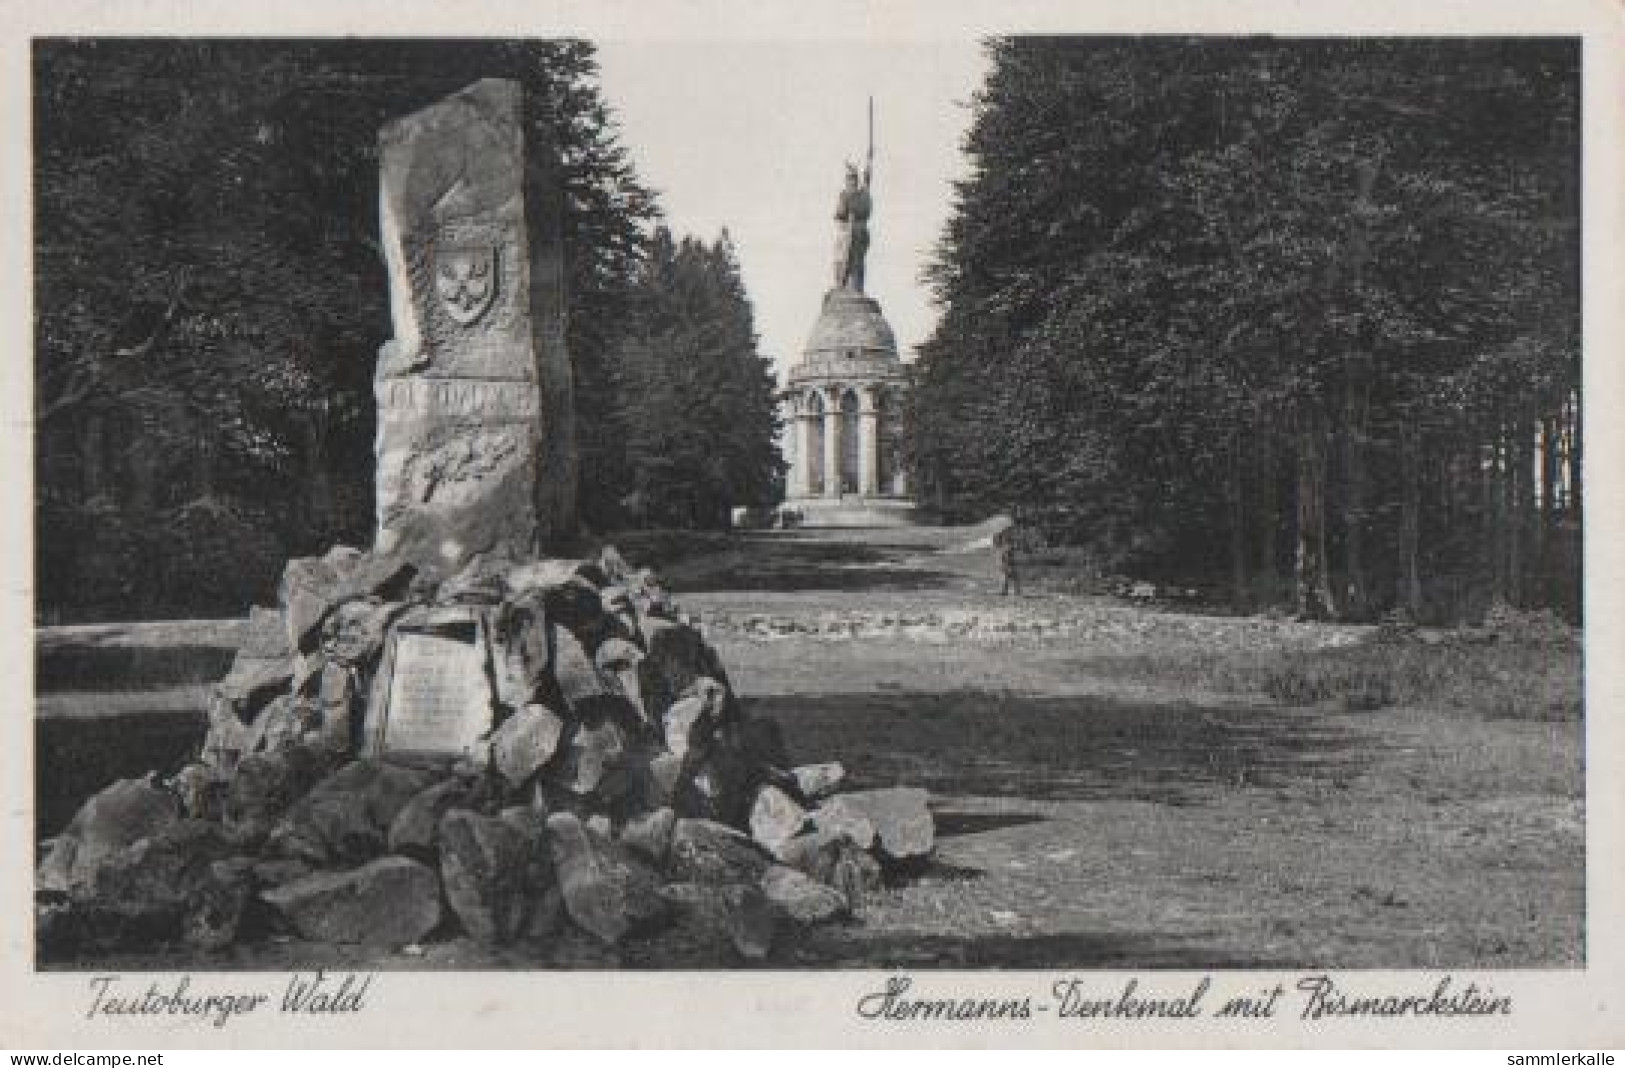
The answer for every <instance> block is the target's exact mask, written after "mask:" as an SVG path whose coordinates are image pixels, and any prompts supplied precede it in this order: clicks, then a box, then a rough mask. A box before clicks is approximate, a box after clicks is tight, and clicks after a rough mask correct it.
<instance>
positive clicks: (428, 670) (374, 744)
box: [368, 617, 491, 759]
mask: <svg viewBox="0 0 1625 1068" xmlns="http://www.w3.org/2000/svg"><path fill="white" fill-rule="evenodd" d="M390 646H391V647H390V649H389V650H388V655H386V657H385V659H384V662H383V664H382V665H381V670H387V671H388V672H389V679H388V682H387V685H386V688H384V690H383V692H384V694H385V695H386V696H385V701H384V705H383V708H382V709H381V710H380V711H381V713H382V714H381V715H378V721H377V722H376V723H375V724H373V725H372V729H371V730H370V731H369V734H370V739H369V742H370V744H369V746H368V749H369V752H370V753H371V754H372V755H373V756H377V757H407V758H425V759H456V758H458V757H463V756H469V755H472V754H474V753H475V752H476V751H477V750H478V748H479V741H480V739H481V738H482V737H483V736H484V735H485V733H486V732H487V731H489V730H490V729H491V684H490V680H489V678H488V676H487V674H486V670H485V660H486V653H485V636H484V634H483V632H482V628H481V627H480V626H479V623H478V621H477V617H476V618H471V619H468V620H467V622H466V623H465V624H464V625H462V626H458V627H455V628H436V629H433V630H428V629H425V630H405V629H399V630H397V631H396V632H395V634H394V636H393V637H392V638H391V639H390Z"/></svg>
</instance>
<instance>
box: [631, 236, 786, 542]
mask: <svg viewBox="0 0 1625 1068" xmlns="http://www.w3.org/2000/svg"><path fill="white" fill-rule="evenodd" d="M756 346H757V338H756V331H755V326H754V322H753V317H752V312H751V306H750V301H749V299H748V298H747V296H746V294H745V289H744V285H743V282H742V281H741V279H740V275H739V267H738V263H737V262H736V259H735V254H734V250H733V245H732V242H731V241H730V240H729V238H728V235H727V233H726V231H724V233H723V234H722V236H721V237H720V238H719V239H718V240H717V241H716V242H715V243H714V244H711V245H706V244H705V243H703V242H700V241H698V240H696V239H694V238H690V237H685V238H683V239H682V240H681V241H674V240H673V239H672V237H671V235H670V233H668V232H667V231H666V230H664V229H660V230H658V231H657V232H656V234H655V238H654V241H653V242H652V243H651V246H650V253H649V259H648V263H647V265H646V268H645V271H644V273H643V275H642V277H641V280H640V286H639V290H638V302H637V306H636V311H635V313H634V316H633V320H632V327H631V329H630V330H628V332H627V334H626V336H625V338H624V339H623V341H622V344H621V346H620V348H619V350H618V352H617V356H616V361H615V362H616V364H617V367H618V369H619V373H620V377H619V380H618V386H619V388H618V403H619V407H618V419H619V424H620V426H621V428H622V429H623V431H624V433H625V447H626V453H625V455H626V463H627V466H628V468H629V469H630V471H631V473H632V479H631V485H632V492H631V493H629V494H628V497H627V498H626V499H625V504H626V508H627V512H628V513H629V518H632V519H634V520H635V521H641V522H646V523H655V524H660V525H672V526H682V527H706V528H713V529H715V528H721V527H724V526H726V525H727V523H728V519H729V510H730V508H732V507H734V506H739V505H763V504H769V503H771V502H772V501H773V500H774V499H775V498H776V497H777V496H778V491H779V483H780V481H781V480H782V478H783V474H784V463H783V461H782V459H781V458H780V457H779V455H778V452H777V447H776V445H775V439H776V437H777V435H778V430H779V426H778V416H777V411H776V403H775V400H774V378H773V374H772V370H771V367H770V365H769V363H768V361H767V360H765V359H764V358H763V357H762V356H761V355H759V354H758V352H757V349H756Z"/></svg>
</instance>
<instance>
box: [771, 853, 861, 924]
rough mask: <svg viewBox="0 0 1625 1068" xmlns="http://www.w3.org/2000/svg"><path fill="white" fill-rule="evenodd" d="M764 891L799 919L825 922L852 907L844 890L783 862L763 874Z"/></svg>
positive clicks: (789, 914) (840, 915)
mask: <svg viewBox="0 0 1625 1068" xmlns="http://www.w3.org/2000/svg"><path fill="white" fill-rule="evenodd" d="M762 893H763V894H765V895H767V899H768V900H769V901H771V902H772V903H773V904H774V905H775V906H777V908H778V909H779V911H780V912H782V913H783V914H784V915H785V916H787V917H788V918H790V919H791V920H794V921H795V922H796V923H808V924H810V923H825V922H827V921H829V920H835V919H840V918H841V917H842V916H847V915H850V914H851V911H852V906H851V902H850V901H848V900H847V897H846V895H845V894H843V893H841V892H840V891H839V890H837V889H835V888H834V887H833V886H829V885H828V884H826V883H821V882H819V881H818V880H817V879H814V878H813V877H812V876H810V875H808V874H806V873H805V872H801V871H797V870H796V869H795V868H791V867H786V866H785V865H783V864H775V865H774V866H773V867H771V868H769V869H768V870H767V873H766V874H765V875H763V876H762Z"/></svg>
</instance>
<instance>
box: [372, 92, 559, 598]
mask: <svg viewBox="0 0 1625 1068" xmlns="http://www.w3.org/2000/svg"><path fill="white" fill-rule="evenodd" d="M379 147H380V168H381V192H380V201H381V203H380V214H381V229H382V237H383V245H384V251H385V257H386V261H387V265H388V269H389V284H390V309H391V315H392V318H393V320H394V330H395V336H394V338H393V339H392V340H390V341H389V342H387V343H385V345H384V346H383V349H382V351H381V352H380V353H379V358H378V369H377V373H376V375H375V380H374V389H375V392H376V396H377V403H378V436H377V476H376V477H377V495H378V496H377V513H378V515H377V518H378V540H377V547H378V549H379V550H380V551H383V552H386V553H389V554H391V555H395V556H399V557H402V558H404V559H407V560H411V561H413V562H416V563H420V564H426V565H429V566H431V567H433V568H436V569H439V570H442V571H444V570H447V569H452V568H456V567H458V566H460V565H461V564H463V563H464V562H465V561H467V560H469V559H471V558H473V557H475V556H484V557H486V558H488V559H497V558H508V559H514V560H517V559H522V558H524V557H527V556H529V555H531V554H532V553H534V552H536V551H537V550H538V549H539V548H541V547H543V546H545V545H546V544H547V543H548V542H549V541H552V540H556V537H557V535H558V533H559V527H560V525H561V524H568V525H569V526H572V527H573V524H574V516H573V515H560V514H559V512H560V507H559V504H558V501H557V499H556V495H552V494H550V491H549V490H548V488H547V487H548V482H549V480H550V479H551V478H554V477H556V475H554V474H553V473H554V472H556V471H557V470H558V469H559V468H560V466H561V464H560V457H559V456H555V455H552V454H553V453H557V452H569V451H571V450H573V447H574V445H573V441H571V440H570V436H571V431H572V428H571V427H570V426H569V425H568V422H569V421H568V411H567V409H568V389H569V377H568V366H569V364H568V357H567V355H566V354H565V352H564V349H563V331H562V328H561V326H560V322H559V320H561V317H562V308H561V307H560V304H561V301H560V299H558V298H559V294H557V293H553V292H551V289H554V288H557V287H558V286H559V284H560V282H559V271H558V270H557V264H556V263H555V262H553V261H554V260H556V259H557V255H556V252H557V240H558V235H557V234H556V233H549V232H547V229H546V224H547V223H548V222H549V221H550V220H551V217H552V212H551V208H552V207H553V205H552V200H553V199H554V198H552V197H549V196H547V195H546V194H545V191H543V192H540V193H539V192H538V191H537V190H535V189H534V188H533V189H532V190H531V199H536V200H540V201H542V202H543V203H542V204H541V205H540V209H541V210H540V212H539V213H538V215H539V217H538V218H537V219H533V220H531V221H530V222H529V223H527V213H526V202H527V195H526V194H527V184H529V185H532V186H534V185H535V184H536V183H537V181H538V180H545V177H544V178H543V179H538V178H536V177H535V176H536V175H541V176H548V175H551V174H552V173H553V171H554V169H553V168H549V167H546V166H545V165H542V166H535V167H532V168H531V169H530V174H531V176H532V177H531V178H530V181H529V182H528V183H527V166H526V146H525V143H524V132H523V127H522V124H521V95H520V89H519V86H518V85H517V84H516V83H513V82H508V81H499V80H493V79H488V80H485V81H480V82H477V83H475V84H474V85H471V86H469V87H468V88H467V89H464V90H462V91H461V92H458V93H456V94H454V95H452V96H450V97H448V98H447V99H445V100H443V101H441V102H439V103H437V104H434V105H432V106H430V107H427V108H425V109H423V110H422V111H419V112H416V113H414V114H412V115H408V116H406V117H405V118H402V119H398V120H396V121H394V122H391V123H389V124H388V125H386V126H385V127H384V128H383V129H382V131H381V132H380V134H379ZM543 147H544V148H545V146H543ZM539 224H541V225H539ZM539 258H540V260H541V261H542V262H541V263H540V264H538V262H537V261H538V259H539ZM538 290H545V291H543V292H538ZM554 364H559V365H561V366H562V370H558V369H555V368H554V367H553V365H554ZM544 390H545V391H546V392H547V393H548V394H556V393H559V392H560V391H561V390H562V391H564V394H565V395H564V396H562V397H559V396H545V397H544ZM561 404H562V405H563V407H564V409H565V411H564V412H563V413H562V417H561V413H560V412H559V409H560V406H561ZM564 466H567V467H573V464H568V463H567V464H565V465H564ZM550 496H552V497H554V499H551V500H550V499H549V497H550ZM568 510H569V509H565V511H568ZM544 513H545V514H544Z"/></svg>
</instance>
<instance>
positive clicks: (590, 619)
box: [36, 548, 934, 960]
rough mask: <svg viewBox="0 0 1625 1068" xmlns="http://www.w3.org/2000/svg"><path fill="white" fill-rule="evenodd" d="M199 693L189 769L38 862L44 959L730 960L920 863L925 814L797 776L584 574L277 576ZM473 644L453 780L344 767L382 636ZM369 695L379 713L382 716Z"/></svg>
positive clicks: (764, 950)
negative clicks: (298, 951) (681, 938)
mask: <svg viewBox="0 0 1625 1068" xmlns="http://www.w3.org/2000/svg"><path fill="white" fill-rule="evenodd" d="M279 599H280V602H281V607H280V610H271V609H259V608H256V609H255V610H254V611H253V613H252V615H251V617H250V620H249V626H248V629H247V637H246V639H245V641H244V642H243V644H242V646H241V647H240V649H239V652H238V655H237V658H236V660H235V662H234V663H233V665H232V668H231V671H230V673H229V674H228V675H227V677H226V678H225V679H223V680H222V681H221V682H220V683H219V684H217V686H216V688H215V691H214V698H213V704H212V707H211V710H210V715H209V730H208V734H207V737H206V739H205V741H204V743H203V746H202V750H201V753H200V754H199V756H198V758H197V760H196V761H195V762H194V763H192V764H190V765H188V766H186V767H185V768H184V769H182V770H181V771H180V772H179V773H177V774H175V775H174V776H172V777H170V778H168V779H162V778H160V777H159V776H158V775H156V774H152V775H148V776H147V777H145V778H142V779H127V780H122V781H119V782H117V783H114V784H113V785H111V786H109V787H107V788H106V789H105V790H103V791H102V792H100V793H98V794H96V795H95V796H93V797H92V798H90V799H89V800H88V801H87V802H86V803H85V804H84V806H83V807H82V808H81V809H80V810H79V811H78V813H77V814H76V816H75V817H74V819H73V821H72V822H71V824H70V825H69V826H68V827H67V829H66V830H65V831H64V832H63V833H62V834H61V835H60V836H58V837H57V838H54V839H51V840H50V841H48V842H45V843H43V845H42V853H41V856H42V860H41V862H40V866H39V869H38V872H37V880H36V885H37V896H36V900H37V914H38V915H37V918H38V921H39V930H38V933H39V937H40V946H41V949H42V952H45V953H47V954H49V953H51V952H58V953H63V952H65V953H70V954H71V953H75V952H84V951H95V950H98V949H108V948H114V947H122V948H132V947H140V946H151V945H153V944H155V943H166V944H174V943H180V944H184V945H189V946H191V947H193V948H195V949H200V950H220V949H224V948H226V947H228V946H230V945H232V944H233V943H236V942H239V941H243V942H248V941H254V940H257V939H262V938H268V937H274V938H278V939H283V940H285V939H287V938H290V937H298V938H304V939H309V940H312V941H321V942H342V943H362V944H366V945H372V946H382V947H395V948H401V947H410V946H420V945H421V943H422V942H423V941H425V940H431V941H433V940H439V939H445V938H451V937H455V936H456V934H457V932H458V929H459V928H460V930H461V932H463V933H465V934H466V935H468V936H470V937H472V938H474V939H478V940H480V941H483V942H486V943H489V944H495V945H516V946H519V947H523V946H525V945H536V944H538V943H547V942H550V941H552V940H553V939H556V938H558V937H560V936H561V935H563V934H564V933H565V931H566V929H567V927H568V926H569V925H573V926H574V927H576V928H579V929H580V930H582V931H585V932H587V933H588V934H589V935H591V936H594V937H595V938H596V939H598V940H601V941H602V942H603V943H607V944H609V945H617V944H620V943H623V942H624V941H626V940H636V939H639V938H644V937H648V936H652V935H656V934H658V933H659V932H661V931H663V930H666V929H673V928H681V929H686V930H687V931H688V932H689V933H691V934H694V935H696V936H697V937H700V938H703V939H707V940H709V944H714V945H716V946H719V947H730V948H729V949H728V950H727V953H730V954H737V955H738V956H739V957H742V958H744V959H747V960H749V959H761V958H763V957H765V956H766V955H767V954H768V952H769V950H770V948H771V947H772V945H773V944H774V940H775V938H776V937H781V938H782V936H784V935H785V934H787V933H790V932H793V931H794V930H795V928H796V927H797V926H798V925H806V924H816V923H823V922H827V921H834V920H840V919H843V918H847V917H851V916H853V915H855V914H856V913H857V912H858V911H859V910H860V909H861V907H862V903H863V899H864V896H865V894H867V893H871V892H873V891H874V890H875V889H876V888H877V887H878V886H879V885H880V884H881V882H882V880H883V878H885V877H888V876H889V875H891V874H893V873H904V872H907V871H908V870H909V869H911V868H915V867H917V866H918V865H919V864H920V863H921V862H922V861H923V859H924V858H925V857H926V856H927V855H928V854H929V853H930V851H931V849H932V847H933V844H934V827H933V823H932V818H931V815H930V812H929V811H928V809H927V808H926V796H925V791H924V790H920V789H916V788H907V787H893V788H888V789H879V790H868V791H861V792H844V793H843V792H838V791H839V790H840V788H841V786H842V780H843V778H844V772H843V769H842V767H841V765H839V764H835V763H826V764H815V765H810V766H804V767H793V766H791V765H790V763H789V761H788V760H787V758H786V755H785V753H784V746H783V743H782V739H781V737H780V735H779V732H778V730H777V725H776V724H775V723H773V722H772V721H770V720H766V719H753V718H750V717H748V716H747V715H746V714H745V713H744V711H743V709H742V708H741V706H740V703H739V701H738V700H737V699H736V697H735V695H734V692H733V690H732V687H731V686H730V684H729V681H728V678H727V675H726V673H725V672H724V671H723V668H722V665H721V663H720V662H719V659H718V657H717V655H716V652H715V650H714V649H713V648H712V647H711V646H710V645H709V644H707V642H706V641H705V640H704V638H703V636H702V635H701V633H700V631H699V630H698V628H697V627H695V626H694V625H692V624H691V623H690V622H689V621H687V620H686V619H683V618H681V617H679V616H678V614H677V612H676V610H675V607H674V606H673V605H672V603H671V601H670V598H669V597H668V596H667V594H666V592H665V591H664V590H663V588H662V587H661V585H660V583H659V581H658V580H657V579H656V577H655V576H654V575H653V574H652V573H650V572H648V571H633V570H631V569H630V568H628V567H627V566H626V565H625V563H624V562H623V561H622V559H621V558H620V556H619V554H617V553H616V552H615V551H614V550H613V549H606V550H605V551H604V552H603V553H602V554H601V555H600V557H599V558H598V559H597V560H591V561H580V560H542V561H533V562H529V563H523V564H516V565H502V566H484V565H481V564H479V563H476V564H474V565H471V566H469V567H468V568H466V569H464V570H463V571H461V572H460V573H458V574H456V575H454V576H451V577H450V578H447V579H445V580H443V581H439V580H437V579H435V578H434V577H432V576H430V575H427V574H425V573H423V572H421V571H419V570H417V569H415V568H414V567H412V566H411V565H409V564H403V563H400V562H398V561H393V560H390V559H388V558H381V557H378V556H374V555H370V554H364V553H361V552H359V551H357V550H353V549H347V548H337V549H334V550H332V551H330V552H329V553H328V554H327V555H326V556H323V557H319V558H308V559H301V560H295V561H292V562H291V563H290V564H289V565H288V567H287V569H286V571H285V572H284V575H283V579H282V584H281V589H280V598H279ZM452 606H456V607H457V608H459V609H460V610H463V611H464V614H465V615H466V614H468V613H469V612H472V613H473V614H475V615H477V616H478V617H479V618H480V619H481V620H482V621H483V623H484V626H483V628H482V632H483V634H484V635H485V638H484V645H483V648H484V650H485V652H484V654H483V655H484V656H485V658H486V674H487V676H488V681H489V683H490V686H489V693H490V695H491V708H492V723H493V726H492V729H491V730H490V732H489V734H488V735H487V736H486V737H485V738H484V739H483V740H482V743H481V744H480V745H479V746H477V747H476V748H475V751H474V752H473V753H472V755H466V754H465V755H464V756H463V757H461V758H460V759H457V760H455V761H431V762H429V763H428V764H423V763H422V762H418V763H417V764H416V766H414V764H412V763H398V762H394V761H392V760H381V759H375V758H373V757H369V756H364V755H362V754H363V752H364V751H365V750H367V745H366V739H367V738H368V728H369V721H368V709H369V706H370V705H375V704H376V703H377V702H379V701H381V700H382V699H383V697H382V694H383V693H384V692H385V690H386V689H387V683H384V684H378V680H377V677H378V676H379V675H380V674H381V673H380V672H379V670H378V669H379V663H380V657H381V653H382V651H383V650H384V648H385V646H386V644H387V639H388V637H389V635H390V633H391V631H392V629H393V628H396V627H401V626H414V625H419V626H420V625H422V624H423V622H424V621H425V619H427V618H429V617H430V616H432V614H433V613H435V612H437V611H438V612H444V611H445V610H446V609H447V608H448V607H452ZM375 691H376V692H375Z"/></svg>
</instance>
